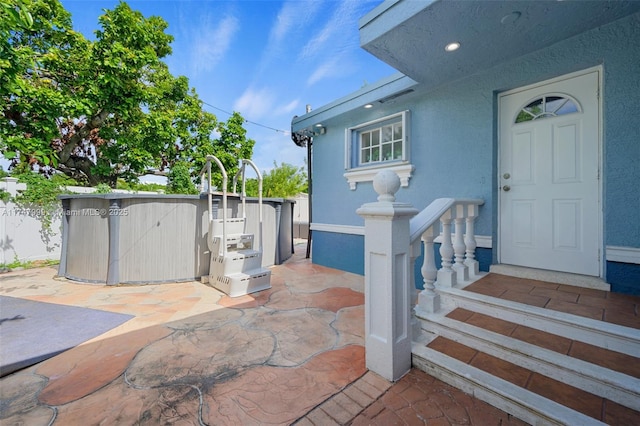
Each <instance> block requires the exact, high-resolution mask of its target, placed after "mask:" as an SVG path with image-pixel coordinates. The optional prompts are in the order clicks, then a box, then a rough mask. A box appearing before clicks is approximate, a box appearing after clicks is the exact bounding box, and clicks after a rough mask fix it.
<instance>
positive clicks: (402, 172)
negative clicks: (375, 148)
mask: <svg viewBox="0 0 640 426" xmlns="http://www.w3.org/2000/svg"><path fill="white" fill-rule="evenodd" d="M382 170H391V171H392V172H396V173H397V175H398V176H399V177H400V185H401V186H403V187H407V186H409V179H410V178H411V176H412V175H413V171H414V170H415V167H414V166H413V164H410V163H400V164H397V163H394V164H388V165H382V164H381V165H377V166H373V167H367V168H359V169H351V170H349V171H347V172H346V173H345V174H344V177H345V178H346V179H347V182H348V183H349V188H350V189H351V190H352V191H355V189H356V185H357V184H358V183H359V182H372V181H373V178H374V177H375V176H376V174H378V172H380V171H382Z"/></svg>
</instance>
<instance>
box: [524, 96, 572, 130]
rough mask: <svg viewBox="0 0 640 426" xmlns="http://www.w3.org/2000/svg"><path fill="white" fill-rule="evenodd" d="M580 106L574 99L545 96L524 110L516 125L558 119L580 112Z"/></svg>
mask: <svg viewBox="0 0 640 426" xmlns="http://www.w3.org/2000/svg"><path fill="white" fill-rule="evenodd" d="M579 111H580V108H579V106H578V104H577V103H576V102H575V101H573V100H572V99H570V98H568V97H565V96H559V95H545V96H542V97H540V98H538V99H536V100H534V101H532V102H530V103H529V104H528V105H527V106H525V107H524V108H522V109H521V110H520V112H519V113H518V116H517V117H516V121H515V122H516V123H524V122H525V121H532V120H539V119H541V118H549V117H557V116H559V115H565V114H572V113H574V112H579Z"/></svg>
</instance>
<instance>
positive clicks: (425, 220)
mask: <svg viewBox="0 0 640 426" xmlns="http://www.w3.org/2000/svg"><path fill="white" fill-rule="evenodd" d="M458 204H470V205H476V206H481V205H483V204H484V200H482V199H479V198H438V199H436V200H433V202H432V203H431V204H429V205H428V206H427V207H425V208H424V209H423V210H422V211H421V212H420V213H418V214H417V215H415V216H414V217H413V218H411V220H410V221H409V235H410V243H411V244H414V243H415V242H416V241H418V240H419V239H420V237H421V236H422V234H424V232H425V231H426V230H427V229H429V228H430V227H431V226H433V225H434V224H435V223H436V222H437V221H438V220H440V218H441V217H442V216H443V215H444V214H445V213H446V212H447V211H448V210H449V209H451V208H452V207H453V206H455V205H458Z"/></svg>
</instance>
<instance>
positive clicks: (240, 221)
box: [200, 155, 271, 297]
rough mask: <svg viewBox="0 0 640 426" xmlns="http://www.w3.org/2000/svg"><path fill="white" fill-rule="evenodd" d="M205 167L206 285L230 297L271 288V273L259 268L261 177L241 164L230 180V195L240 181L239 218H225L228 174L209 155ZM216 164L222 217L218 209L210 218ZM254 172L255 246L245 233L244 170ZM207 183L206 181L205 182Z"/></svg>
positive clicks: (246, 162)
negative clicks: (231, 180)
mask: <svg viewBox="0 0 640 426" xmlns="http://www.w3.org/2000/svg"><path fill="white" fill-rule="evenodd" d="M206 160H207V163H206V164H205V166H204V168H203V169H202V171H201V172H200V192H201V193H202V192H204V190H205V183H206V184H207V185H206V192H207V201H208V208H209V231H208V235H207V245H208V246H209V250H210V252H211V261H210V263H209V277H208V281H209V284H210V285H212V286H213V287H215V288H216V289H218V290H220V291H222V292H223V293H225V294H227V295H229V296H230V297H238V296H244V295H246V294H249V293H255V292H257V291H262V290H266V289H268V288H271V271H270V270H269V269H267V268H264V267H263V266H262V254H263V246H262V175H261V174H260V171H259V170H258V168H257V167H256V165H255V164H254V163H253V162H252V161H251V160H245V159H243V160H241V166H240V168H239V170H238V173H236V175H235V176H234V178H233V192H234V193H236V185H237V182H238V178H239V177H241V178H242V189H241V193H240V200H241V202H242V204H241V205H242V210H241V213H240V214H241V216H240V214H239V216H240V217H227V215H228V209H227V183H228V178H227V172H226V170H225V168H224V166H223V165H222V162H221V161H220V160H219V159H218V158H217V157H215V156H213V155H208V156H207V158H206ZM212 162H213V163H215V164H216V165H217V166H218V168H219V169H220V171H221V172H222V217H220V213H219V212H220V209H218V214H217V215H216V216H218V217H216V218H214V217H213V190H212V186H211V164H212ZM247 165H248V166H250V167H251V168H253V170H255V172H256V174H257V177H258V235H257V244H256V238H255V236H254V234H250V233H246V224H247V217H246V198H247V196H246V178H245V169H246V166H247ZM205 179H206V180H205Z"/></svg>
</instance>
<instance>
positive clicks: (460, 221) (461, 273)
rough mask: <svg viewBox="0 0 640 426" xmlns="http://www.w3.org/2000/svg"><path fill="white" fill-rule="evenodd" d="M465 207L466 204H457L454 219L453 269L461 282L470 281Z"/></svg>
mask: <svg viewBox="0 0 640 426" xmlns="http://www.w3.org/2000/svg"><path fill="white" fill-rule="evenodd" d="M464 207H465V206H464V204H457V205H456V206H455V207H454V209H455V214H456V217H455V219H454V222H455V225H456V233H455V238H454V241H453V251H454V253H455V265H453V269H454V270H455V271H456V278H457V280H459V281H467V280H468V279H469V269H468V268H467V266H466V265H465V264H464V252H465V249H466V246H465V244H464V220H465V211H464V210H465V209H464Z"/></svg>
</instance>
